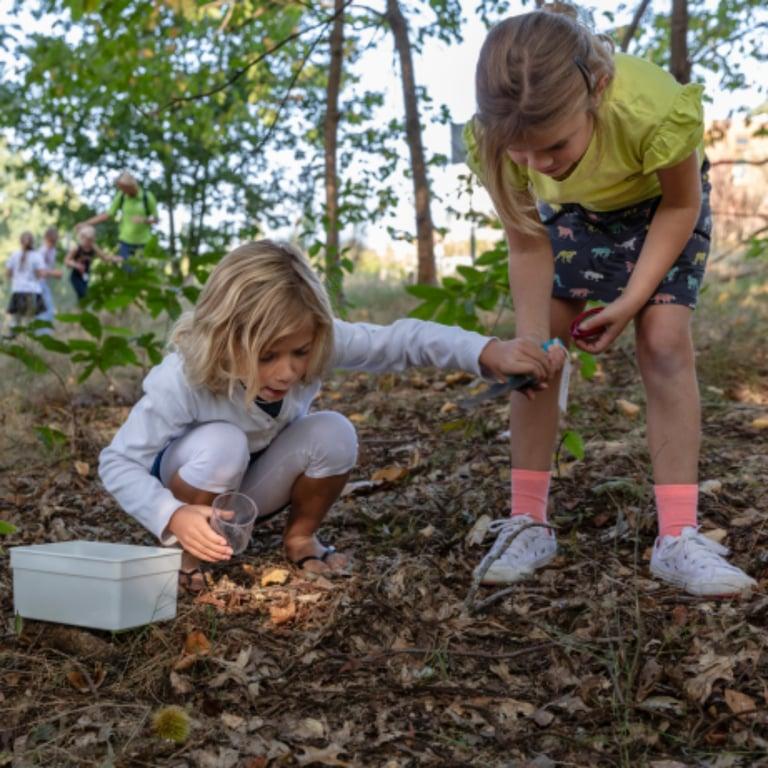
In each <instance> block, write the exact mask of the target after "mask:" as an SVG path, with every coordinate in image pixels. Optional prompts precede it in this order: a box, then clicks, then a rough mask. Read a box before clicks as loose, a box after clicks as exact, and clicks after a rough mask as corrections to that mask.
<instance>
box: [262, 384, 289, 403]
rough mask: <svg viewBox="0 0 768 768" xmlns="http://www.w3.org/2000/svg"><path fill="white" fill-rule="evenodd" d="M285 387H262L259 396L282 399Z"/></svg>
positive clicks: (268, 398) (267, 398) (263, 398)
mask: <svg viewBox="0 0 768 768" xmlns="http://www.w3.org/2000/svg"><path fill="white" fill-rule="evenodd" d="M287 391H288V390H286V389H273V388H272V387H263V388H262V390H261V392H260V393H259V396H260V397H261V399H262V400H282V399H283V398H284V397H285V393H286V392H287Z"/></svg>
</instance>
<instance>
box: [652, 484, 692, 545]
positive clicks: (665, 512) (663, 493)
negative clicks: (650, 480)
mask: <svg viewBox="0 0 768 768" xmlns="http://www.w3.org/2000/svg"><path fill="white" fill-rule="evenodd" d="M653 492H654V494H655V495H656V509H657V511H658V515H659V536H679V535H680V534H681V533H682V532H683V528H687V527H688V526H691V527H692V528H695V527H696V523H697V521H696V509H697V507H698V501H699V486H698V485H654V486H653Z"/></svg>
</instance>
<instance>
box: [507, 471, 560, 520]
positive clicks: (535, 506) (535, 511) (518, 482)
mask: <svg viewBox="0 0 768 768" xmlns="http://www.w3.org/2000/svg"><path fill="white" fill-rule="evenodd" d="M551 475H552V473H551V472H538V471H536V470H533V469H513V470H512V516H513V517H514V516H516V515H528V517H530V518H533V520H535V521H536V522H537V523H546V522H547V498H548V497H549V478H550V476H551Z"/></svg>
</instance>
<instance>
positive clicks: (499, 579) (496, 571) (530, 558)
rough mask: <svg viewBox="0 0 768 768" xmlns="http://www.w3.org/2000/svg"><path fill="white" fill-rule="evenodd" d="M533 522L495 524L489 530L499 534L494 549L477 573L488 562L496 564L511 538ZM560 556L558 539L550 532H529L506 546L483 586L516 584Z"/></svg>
mask: <svg viewBox="0 0 768 768" xmlns="http://www.w3.org/2000/svg"><path fill="white" fill-rule="evenodd" d="M533 522H534V520H533V518H531V517H528V515H516V516H515V517H505V518H502V519H501V520H494V521H493V522H492V523H491V524H490V525H489V526H488V530H489V531H491V532H496V531H498V532H499V535H498V536H497V538H496V541H495V543H494V545H493V546H492V547H491V549H490V551H489V552H488V554H487V555H486V556H485V557H484V558H483V560H482V562H481V563H480V565H478V566H477V568H476V569H475V573H477V572H478V571H479V570H480V569H481V568H482V567H483V564H484V563H486V562H487V561H488V560H489V559H491V560H493V558H494V557H496V555H498V554H499V551H500V549H501V548H502V547H504V546H505V541H507V540H508V538H509V535H510V534H514V532H515V531H517V530H519V529H520V528H521V527H523V526H525V525H530V524H531V523H533ZM556 554H557V539H556V538H555V534H554V531H551V530H549V529H548V528H541V527H536V528H528V529H527V530H525V531H523V532H522V533H521V534H519V535H517V536H515V538H514V539H512V541H511V542H510V543H509V545H508V546H506V549H505V550H504V551H503V552H502V554H501V555H500V556H499V557H498V558H497V559H496V560H494V562H493V563H491V566H490V568H488V570H487V571H486V572H485V575H484V576H483V578H482V581H481V583H482V584H513V583H514V582H516V581H520V580H521V579H524V578H526V577H527V576H530V575H531V574H532V573H533V572H534V571H535V570H536V569H537V568H541V566H543V565H546V564H547V563H548V562H549V561H550V560H552V558H553V557H554V556H555V555H556Z"/></svg>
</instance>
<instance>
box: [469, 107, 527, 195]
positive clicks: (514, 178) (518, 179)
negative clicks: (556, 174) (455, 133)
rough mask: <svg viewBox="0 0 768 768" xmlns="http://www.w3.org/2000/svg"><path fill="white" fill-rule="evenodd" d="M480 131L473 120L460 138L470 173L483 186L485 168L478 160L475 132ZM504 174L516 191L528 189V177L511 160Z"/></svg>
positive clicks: (478, 152) (478, 149)
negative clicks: (465, 151)
mask: <svg viewBox="0 0 768 768" xmlns="http://www.w3.org/2000/svg"><path fill="white" fill-rule="evenodd" d="M478 130H480V128H479V126H478V125H477V123H476V122H475V120H474V118H473V119H472V120H470V121H469V122H468V123H467V124H466V125H465V126H464V132H463V133H462V138H463V140H464V146H465V148H466V150H467V165H468V166H469V169H470V170H471V171H472V173H474V174H475V176H477V178H478V179H480V183H481V184H485V168H484V167H483V163H482V161H481V159H480V147H479V146H478V142H477V131H478ZM505 172H506V175H507V178H508V179H509V183H510V184H511V185H512V187H513V188H514V189H516V190H525V189H528V175H527V174H526V173H525V170H524V169H523V168H520V166H518V165H515V163H513V162H512V161H511V160H508V161H507V163H506V168H505Z"/></svg>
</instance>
